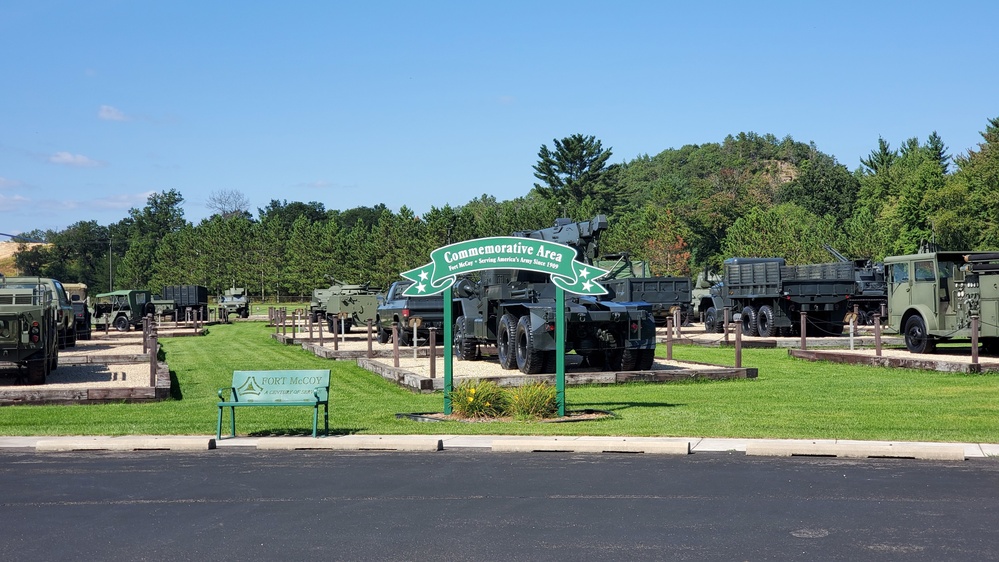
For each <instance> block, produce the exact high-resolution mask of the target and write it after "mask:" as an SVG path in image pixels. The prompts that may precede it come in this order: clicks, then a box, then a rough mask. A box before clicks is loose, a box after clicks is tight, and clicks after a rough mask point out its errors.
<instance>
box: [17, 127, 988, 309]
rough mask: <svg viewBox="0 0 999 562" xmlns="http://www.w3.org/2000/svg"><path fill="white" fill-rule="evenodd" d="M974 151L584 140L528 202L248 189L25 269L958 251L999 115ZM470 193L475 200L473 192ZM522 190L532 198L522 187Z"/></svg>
mask: <svg viewBox="0 0 999 562" xmlns="http://www.w3.org/2000/svg"><path fill="white" fill-rule="evenodd" d="M982 137H983V141H982V143H980V144H979V146H978V147H977V148H976V149H972V150H969V151H968V152H966V153H964V154H959V155H956V156H954V157H953V158H952V157H951V155H950V154H948V153H947V148H946V146H945V145H944V143H943V140H942V139H940V137H939V136H937V135H936V133H931V134H930V135H929V136H928V137H927V138H926V139H925V140H920V139H916V138H912V139H907V140H905V141H904V142H902V143H901V144H900V145H899V147H898V148H893V147H892V146H891V145H890V144H889V143H888V142H887V141H885V140H884V139H879V142H878V145H877V146H876V147H873V148H872V150H871V153H870V155H869V156H868V157H867V158H865V159H863V161H862V165H861V166H859V167H858V168H857V169H855V170H852V171H851V170H849V169H848V168H847V167H846V166H844V165H843V164H841V163H839V162H837V161H836V159H835V158H834V157H832V156H830V155H827V154H824V153H823V152H821V151H820V150H819V149H818V148H817V147H816V146H814V145H811V144H804V143H800V142H795V141H794V140H793V139H791V138H789V137H786V138H780V139H778V138H777V137H775V136H773V135H757V134H755V133H740V134H738V135H734V136H729V137H727V138H725V139H724V140H722V141H721V142H719V143H707V144H702V145H688V146H683V147H681V148H676V149H668V150H665V151H662V152H660V153H658V154H656V155H655V156H648V155H642V156H639V157H636V158H634V159H632V160H630V161H627V162H625V163H622V164H608V162H609V161H610V158H611V155H612V154H611V149H609V148H604V147H603V145H602V143H601V141H600V140H598V139H596V138H594V137H592V136H585V135H581V134H576V135H572V136H569V137H565V138H563V139H555V140H554V143H553V145H552V146H551V147H549V146H547V145H542V146H541V149H540V150H539V152H538V163H537V165H535V166H534V172H535V173H534V175H535V177H536V178H537V179H538V183H536V184H534V188H533V189H532V190H531V191H530V193H528V195H526V196H524V197H518V198H515V199H508V200H498V199H497V198H496V196H495V195H494V194H483V195H481V196H479V197H477V198H475V199H473V200H471V201H468V202H467V203H465V204H463V205H460V206H457V207H452V206H451V205H449V204H444V203H443V202H442V203H441V204H439V205H434V206H433V207H432V208H431V209H430V211H428V212H426V213H424V214H422V215H421V216H416V214H415V213H414V212H413V211H412V210H411V209H408V208H406V207H403V208H401V209H400V210H399V211H398V212H395V211H392V210H391V209H390V206H392V203H393V202H392V201H383V202H378V203H377V204H374V205H373V206H371V207H358V208H354V209H347V210H335V209H327V208H326V207H325V204H324V203H322V202H316V201H312V202H308V203H303V202H298V201H293V202H288V201H283V200H272V201H271V202H270V204H269V205H267V206H266V207H265V208H262V209H259V208H258V209H257V210H256V211H257V212H256V213H255V214H253V213H251V212H250V211H249V209H248V208H247V204H246V202H245V197H243V196H241V194H240V193H239V192H238V191H220V192H215V193H213V196H212V197H211V198H210V201H214V202H215V203H216V204H217V206H216V207H215V210H216V214H215V215H213V216H212V217H210V218H208V219H205V220H203V221H201V222H200V223H199V224H197V225H194V224H191V223H189V222H188V221H187V220H185V219H184V216H183V214H184V213H183V200H184V199H183V196H182V194H180V193H179V192H177V191H174V190H171V191H167V192H163V193H155V194H153V195H151V196H150V197H149V199H148V201H147V205H146V206H145V207H144V208H142V209H132V210H130V211H129V216H128V217H126V218H124V219H122V220H121V221H119V222H117V223H114V224H111V225H106V226H105V225H99V224H97V223H96V222H95V221H87V220H81V221H80V222H77V223H75V224H74V225H72V226H70V227H69V228H67V229H66V230H63V231H61V232H32V233H27V235H28V236H29V237H30V238H33V239H39V240H44V241H45V242H48V243H50V245H48V246H37V247H34V248H25V250H24V251H22V252H19V253H18V254H17V256H16V262H17V266H18V268H19V269H20V270H21V271H24V272H26V273H30V274H36V273H37V274H42V275H47V276H52V277H57V278H59V279H62V280H63V281H66V282H73V281H77V282H84V283H87V284H89V285H90V286H91V287H92V288H94V289H95V290H97V291H100V290H105V289H107V288H108V285H109V279H112V278H113V279H114V288H116V289H119V288H150V289H152V290H154V291H158V290H159V288H160V287H162V286H163V285H170V284H200V285H205V286H208V287H209V289H210V290H211V291H221V290H223V289H224V288H226V287H229V286H231V285H232V284H233V283H235V284H236V285H238V286H245V287H248V288H249V289H250V291H251V294H254V295H261V294H262V295H264V296H273V295H275V294H278V295H308V294H310V293H311V291H312V290H313V289H314V288H317V287H321V286H324V285H327V284H328V279H329V278H330V277H336V278H337V279H340V280H343V281H345V282H348V283H362V282H370V283H372V284H375V285H380V286H386V285H387V284H388V283H389V282H391V281H392V280H395V279H397V278H398V275H399V272H401V271H404V270H407V269H410V268H412V267H415V266H417V265H420V264H422V263H425V262H426V260H427V258H428V256H429V253H430V251H431V250H432V249H434V248H437V247H440V246H443V245H446V244H449V243H453V242H458V241H461V240H467V239H471V238H479V237H485V236H499V235H509V234H510V233H511V232H513V231H517V230H525V229H537V228H545V227H548V226H551V225H552V224H553V223H554V220H555V219H556V218H558V217H560V216H567V217H570V218H572V219H574V220H588V219H589V218H591V217H593V216H594V215H595V214H597V213H605V214H607V215H608V217H609V219H610V229H609V230H608V232H606V233H605V234H604V236H603V238H602V240H601V251H602V253H614V252H622V251H626V252H629V253H631V254H632V256H633V257H634V258H636V259H641V260H645V261H647V262H648V263H649V264H651V266H652V271H653V273H654V274H657V275H688V274H690V273H691V272H695V273H696V271H698V270H700V269H701V268H702V267H713V268H717V267H718V266H719V264H720V263H721V261H722V260H723V259H724V258H726V257H732V256H746V257H751V256H781V257H785V258H786V259H788V261H789V262H791V263H817V262H827V261H831V256H829V255H828V253H827V252H826V251H825V250H824V249H823V245H824V244H831V245H832V246H834V247H835V248H837V249H838V250H839V251H840V252H842V253H843V254H846V255H848V256H850V257H867V258H873V259H880V258H882V257H884V256H886V255H893V254H901V253H910V252H913V251H915V250H916V249H917V247H918V245H919V243H920V241H921V240H934V241H936V242H937V243H938V244H939V245H940V246H941V247H943V248H947V249H954V250H978V249H992V250H994V249H997V248H999V222H997V221H999V152H997V147H999V118H997V119H991V120H989V121H988V123H987V127H986V130H985V131H984V132H983V133H982ZM473 190H474V188H473ZM511 190H516V191H518V192H523V186H511Z"/></svg>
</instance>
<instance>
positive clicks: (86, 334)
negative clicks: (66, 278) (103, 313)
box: [62, 283, 90, 340]
mask: <svg viewBox="0 0 999 562" xmlns="http://www.w3.org/2000/svg"><path fill="white" fill-rule="evenodd" d="M62 286H63V288H64V289H66V295H67V296H69V302H70V304H72V305H73V320H74V323H75V324H76V339H78V340H89V339H90V301H89V299H88V298H87V285H86V283H63V284H62Z"/></svg>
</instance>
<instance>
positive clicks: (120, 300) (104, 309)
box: [90, 289, 156, 332]
mask: <svg viewBox="0 0 999 562" xmlns="http://www.w3.org/2000/svg"><path fill="white" fill-rule="evenodd" d="M148 314H153V315H155V314H156V305H155V304H154V303H153V298H152V294H151V293H150V292H149V291H147V290H127V289H123V290H120V291H112V292H110V293H101V294H99V295H97V296H95V297H94V299H93V302H92V304H91V306H90V324H91V327H92V329H94V330H107V329H109V328H114V329H115V330H118V331H119V332H127V331H128V330H129V328H133V327H134V328H138V327H139V326H141V325H142V318H143V317H145V316H146V315H148Z"/></svg>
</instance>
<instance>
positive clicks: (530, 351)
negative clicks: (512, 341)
mask: <svg viewBox="0 0 999 562" xmlns="http://www.w3.org/2000/svg"><path fill="white" fill-rule="evenodd" d="M516 338H517V339H516V343H517V368H518V369H520V372H521V373H524V374H525V375H536V374H538V373H540V372H541V370H542V369H543V368H544V366H545V352H544V351H541V350H539V349H538V348H537V344H536V343H535V341H534V332H533V331H532V330H531V317H530V316H529V315H527V314H525V315H524V316H521V317H520V320H518V321H517V332H516Z"/></svg>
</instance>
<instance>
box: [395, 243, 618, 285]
mask: <svg viewBox="0 0 999 562" xmlns="http://www.w3.org/2000/svg"><path fill="white" fill-rule="evenodd" d="M430 259H431V261H430V263H428V264H426V265H423V266H421V267H418V268H416V269H411V270H409V271H406V272H404V273H402V276H403V277H405V278H406V279H409V280H410V281H412V282H413V284H412V285H410V286H409V287H408V288H407V289H406V291H405V292H404V293H403V294H405V295H406V296H408V297H426V296H430V295H436V294H437V293H440V292H441V291H444V290H445V289H448V288H450V287H451V285H453V284H454V281H455V277H456V276H457V275H461V274H464V273H472V272H475V271H483V270H486V269H526V270H529V271H537V272H540V273H547V274H549V275H551V278H552V283H554V284H555V285H556V286H557V287H558V288H560V289H562V290H564V291H568V292H570V293H576V294H580V295H605V294H607V289H605V288H604V287H603V285H601V284H599V283H595V282H594V281H595V280H596V279H599V278H600V277H603V276H604V275H607V273H608V271H607V270H605V269H600V268H599V267H594V266H592V265H588V264H585V263H583V262H579V261H576V249H575V248H573V247H571V246H566V245H565V244H559V243H557V242H548V241H545V240H536V239H533V238H523V237H517V236H494V237H491V238H478V239H475V240H468V241H465V242H458V243H457V244H450V245H448V246H444V247H443V248H438V249H436V250H434V251H433V252H431V253H430Z"/></svg>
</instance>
